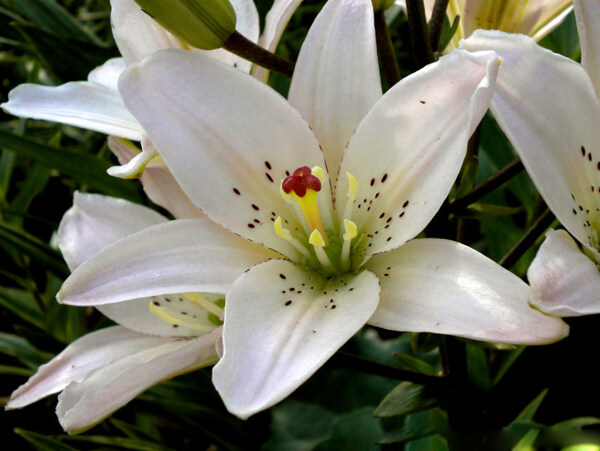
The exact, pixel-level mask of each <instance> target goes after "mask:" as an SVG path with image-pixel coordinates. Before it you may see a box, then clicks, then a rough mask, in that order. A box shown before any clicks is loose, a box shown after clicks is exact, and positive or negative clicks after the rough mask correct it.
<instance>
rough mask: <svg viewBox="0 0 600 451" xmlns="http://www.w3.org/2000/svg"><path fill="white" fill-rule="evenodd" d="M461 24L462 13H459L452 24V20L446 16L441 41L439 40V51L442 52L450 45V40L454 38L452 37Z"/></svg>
mask: <svg viewBox="0 0 600 451" xmlns="http://www.w3.org/2000/svg"><path fill="white" fill-rule="evenodd" d="M459 24H460V15H458V14H457V15H456V17H455V18H454V20H453V21H452V25H450V22H449V21H448V19H447V18H446V20H444V27H443V28H442V33H441V34H440V42H439V46H438V52H439V53H440V54H442V52H443V51H444V49H445V48H446V47H448V44H450V41H451V40H452V37H453V36H454V34H455V33H456V30H458V25H459Z"/></svg>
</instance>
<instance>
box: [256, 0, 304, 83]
mask: <svg viewBox="0 0 600 451" xmlns="http://www.w3.org/2000/svg"><path fill="white" fill-rule="evenodd" d="M300 3H302V0H275V1H274V2H273V6H271V9H270V10H269V12H268V13H267V17H266V18H265V29H264V30H263V33H262V35H261V37H260V40H259V42H258V44H259V45H260V46H261V47H263V48H265V49H267V50H268V51H269V52H273V53H275V50H276V49H277V44H279V40H280V39H281V35H282V34H283V30H284V29H285V27H286V26H287V24H288V22H289V21H290V19H291V17H292V15H293V14H294V12H295V11H296V9H297V8H298V6H300ZM252 74H253V75H254V76H255V77H256V78H258V79H259V80H260V81H262V82H263V83H267V80H268V79H269V71H268V70H267V69H265V68H264V67H261V66H258V65H256V66H254V68H253V70H252Z"/></svg>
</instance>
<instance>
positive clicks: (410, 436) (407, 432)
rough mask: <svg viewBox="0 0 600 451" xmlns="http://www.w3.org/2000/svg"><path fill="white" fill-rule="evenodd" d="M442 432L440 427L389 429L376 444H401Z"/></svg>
mask: <svg viewBox="0 0 600 451" xmlns="http://www.w3.org/2000/svg"><path fill="white" fill-rule="evenodd" d="M442 433H444V431H443V430H440V429H428V430H424V431H422V430H415V429H410V428H402V429H398V430H396V431H391V432H388V433H386V434H385V435H384V436H383V437H382V438H381V440H379V442H378V444H380V445H392V444H398V445H400V444H403V443H408V442H412V441H415V440H419V439H422V438H426V437H430V436H432V435H436V434H442Z"/></svg>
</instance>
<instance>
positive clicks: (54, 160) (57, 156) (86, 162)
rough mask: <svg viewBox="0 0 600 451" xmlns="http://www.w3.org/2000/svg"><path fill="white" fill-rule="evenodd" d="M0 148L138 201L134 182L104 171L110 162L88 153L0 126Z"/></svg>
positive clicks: (103, 190) (90, 184)
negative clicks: (49, 142)
mask: <svg viewBox="0 0 600 451" xmlns="http://www.w3.org/2000/svg"><path fill="white" fill-rule="evenodd" d="M0 148H2V149H5V150H9V151H11V152H17V153H18V154H19V155H22V156H26V157H29V158H31V159H33V160H35V161H36V162H37V163H39V164H42V165H44V166H46V167H48V168H52V169H56V170H58V171H59V172H61V173H62V174H64V175H67V176H69V177H73V178H74V179H75V180H77V181H79V182H80V183H86V184H89V186H90V187H92V188H94V189H97V190H99V191H101V192H103V193H105V194H108V195H111V196H117V197H125V198H127V199H130V200H134V201H135V200H139V194H138V187H137V185H136V184H135V183H132V182H128V181H126V180H121V179H117V178H115V177H111V176H110V175H108V174H107V173H106V170H107V169H108V168H109V167H110V164H109V163H108V162H105V161H101V160H99V159H97V158H96V157H93V156H91V155H85V154H80V153H77V152H73V151H70V150H64V149H59V148H57V147H51V146H48V145H46V144H44V143H43V142H41V141H39V140H36V139H32V138H27V137H23V136H18V135H15V134H14V133H11V132H8V131H6V130H2V129H0Z"/></svg>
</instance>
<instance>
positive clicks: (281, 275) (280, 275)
mask: <svg viewBox="0 0 600 451" xmlns="http://www.w3.org/2000/svg"><path fill="white" fill-rule="evenodd" d="M279 277H281V278H282V279H283V280H285V279H287V277H285V274H279Z"/></svg>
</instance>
